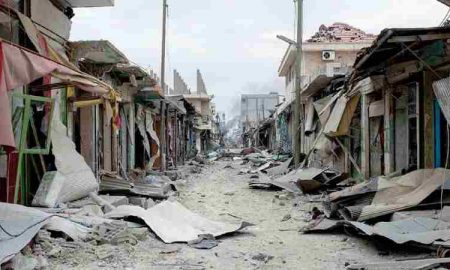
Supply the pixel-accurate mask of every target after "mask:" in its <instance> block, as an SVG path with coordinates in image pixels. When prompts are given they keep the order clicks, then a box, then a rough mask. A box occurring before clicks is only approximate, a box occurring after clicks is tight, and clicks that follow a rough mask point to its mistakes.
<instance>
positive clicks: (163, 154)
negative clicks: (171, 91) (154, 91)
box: [159, 100, 166, 172]
mask: <svg viewBox="0 0 450 270" xmlns="http://www.w3.org/2000/svg"><path fill="white" fill-rule="evenodd" d="M160 115H161V123H160V132H159V137H160V138H159V140H160V147H159V151H160V153H161V171H162V172H164V171H166V119H165V118H166V117H165V116H166V103H165V102H164V100H161V110H160Z"/></svg>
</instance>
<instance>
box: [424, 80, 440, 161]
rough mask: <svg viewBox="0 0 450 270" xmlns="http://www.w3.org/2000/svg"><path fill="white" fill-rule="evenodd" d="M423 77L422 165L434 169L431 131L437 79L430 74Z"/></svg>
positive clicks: (432, 132)
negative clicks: (434, 85) (434, 83)
mask: <svg viewBox="0 0 450 270" xmlns="http://www.w3.org/2000/svg"><path fill="white" fill-rule="evenodd" d="M423 74H424V77H423V103H422V104H423V118H422V121H423V140H424V142H423V165H424V168H425V169H432V168H433V167H434V131H433V85H432V84H433V81H435V80H437V78H436V77H435V76H434V75H433V73H431V72H424V73H423Z"/></svg>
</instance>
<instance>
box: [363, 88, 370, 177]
mask: <svg viewBox="0 0 450 270" xmlns="http://www.w3.org/2000/svg"><path fill="white" fill-rule="evenodd" d="M369 103H370V98H369V96H367V95H362V96H361V172H362V174H363V177H364V178H365V179H369V177H370V130H369V128H370V125H369Z"/></svg>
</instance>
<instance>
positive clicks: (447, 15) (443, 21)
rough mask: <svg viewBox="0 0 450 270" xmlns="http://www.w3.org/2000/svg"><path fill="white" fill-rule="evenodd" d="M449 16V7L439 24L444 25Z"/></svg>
mask: <svg viewBox="0 0 450 270" xmlns="http://www.w3.org/2000/svg"><path fill="white" fill-rule="evenodd" d="M449 18H450V8H449V9H448V11H447V14H445V16H444V18H443V19H442V21H441V23H440V24H439V26H444V24H445V23H446V22H447V20H448V19H449Z"/></svg>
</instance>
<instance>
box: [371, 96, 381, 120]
mask: <svg viewBox="0 0 450 270" xmlns="http://www.w3.org/2000/svg"><path fill="white" fill-rule="evenodd" d="M384 106H385V104H384V99H381V100H377V101H374V102H371V103H370V105H369V117H378V116H384Z"/></svg>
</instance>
